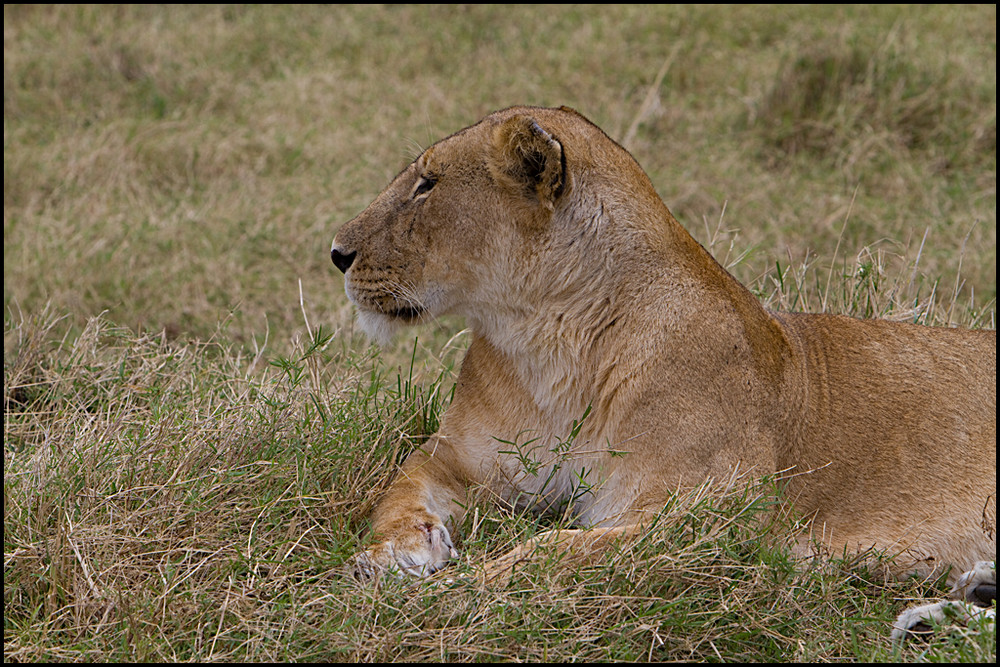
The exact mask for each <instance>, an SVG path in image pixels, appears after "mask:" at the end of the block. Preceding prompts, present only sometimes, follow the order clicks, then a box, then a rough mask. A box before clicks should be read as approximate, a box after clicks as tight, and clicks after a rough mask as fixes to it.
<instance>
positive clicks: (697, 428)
mask: <svg viewBox="0 0 1000 667" xmlns="http://www.w3.org/2000/svg"><path fill="white" fill-rule="evenodd" d="M331 256H332V259H333V263H334V264H335V265H336V266H337V267H338V268H339V269H340V270H341V271H343V272H344V274H345V285H346V291H347V295H348V297H349V298H350V300H351V301H352V302H353V303H354V304H355V305H356V306H357V311H358V319H359V322H360V324H361V326H362V327H363V328H364V329H365V330H366V331H367V332H369V333H370V334H371V335H373V336H374V337H376V338H379V339H385V338H387V337H388V336H389V335H390V334H391V333H392V332H393V331H394V330H395V329H396V328H397V327H400V326H402V325H406V324H410V323H414V322H419V321H424V320H427V319H429V318H433V317H436V316H439V315H443V314H445V313H457V314H460V315H464V316H465V318H466V320H467V322H468V326H469V327H470V329H471V331H472V340H471V344H470V347H469V349H468V352H467V354H466V356H465V360H464V361H463V364H462V369H461V372H460V375H459V378H458V382H457V386H456V388H455V393H454V400H453V402H452V404H451V406H450V407H449V409H448V410H447V413H446V414H445V416H444V418H443V420H442V424H441V427H440V430H439V431H438V432H437V433H436V434H434V436H432V437H431V438H430V439H429V440H428V441H427V443H426V444H424V446H423V447H421V448H420V449H418V450H416V451H414V452H413V453H412V454H411V455H410V456H409V458H408V459H407V460H406V462H405V464H404V465H403V467H402V470H401V472H400V474H399V476H398V478H397V479H396V480H395V482H394V483H393V484H392V486H391V488H390V489H389V491H388V492H387V494H386V495H385V497H384V499H383V500H382V501H381V503H380V504H379V506H378V507H377V509H376V511H375V514H374V517H373V531H374V536H375V544H374V545H373V546H372V547H371V548H369V549H368V550H367V551H364V552H363V553H361V554H359V555H358V556H357V557H356V559H355V566H356V567H357V568H358V571H359V572H360V573H362V574H366V573H367V574H372V573H374V572H377V571H384V570H388V571H397V572H398V571H402V572H407V573H410V574H414V575H421V576H423V575H428V574H430V573H432V572H434V571H435V570H438V569H439V568H441V567H443V566H444V565H445V564H446V563H447V562H448V561H449V559H452V558H455V557H456V556H457V553H456V551H455V548H454V546H453V544H452V537H451V535H452V532H453V531H454V529H455V527H456V526H458V525H459V524H461V522H462V518H463V514H464V511H465V507H467V506H468V502H467V496H466V494H467V490H468V489H469V488H470V486H473V485H486V486H487V487H488V488H490V489H491V490H492V491H494V492H496V493H497V494H498V495H499V496H500V497H501V498H503V499H505V500H507V501H509V502H511V503H522V504H523V503H525V502H528V503H532V504H534V505H535V506H536V507H538V508H540V509H545V508H546V507H550V506H553V505H554V504H556V503H559V502H561V501H567V500H570V499H571V498H572V500H573V503H574V504H573V508H574V511H575V513H576V517H577V521H578V523H579V524H580V525H581V526H584V527H587V528H588V530H586V531H559V532H558V533H557V534H555V535H550V536H548V537H549V538H550V539H548V540H546V541H548V542H551V543H553V544H555V545H557V546H559V547H561V548H564V549H566V550H567V551H576V552H586V551H588V550H592V549H597V548H599V547H600V546H601V545H602V544H605V543H607V542H609V541H610V540H608V539H605V538H608V537H614V536H619V535H626V534H634V533H637V532H640V531H641V530H642V526H643V521H644V519H645V518H646V517H648V516H651V515H653V514H655V513H656V512H657V510H659V509H661V508H662V507H663V505H664V503H665V501H666V499H667V498H668V497H669V496H670V494H672V493H675V492H676V491H677V490H678V489H682V488H685V487H690V486H693V485H696V484H698V483H699V482H701V481H703V480H705V479H707V478H715V479H719V478H724V477H726V476H729V475H731V474H733V471H735V470H737V469H738V470H742V471H751V472H752V473H755V474H756V473H759V474H761V475H763V474H767V473H775V472H776V471H787V472H789V473H797V474H790V476H789V478H788V481H787V490H786V495H787V498H788V499H790V500H791V501H792V502H793V503H794V506H795V508H796V509H797V511H798V512H799V513H801V514H803V515H805V516H808V517H811V520H812V526H813V532H814V535H815V537H816V539H818V540H821V541H822V543H823V544H825V545H827V546H828V547H829V548H830V550H831V551H833V552H836V553H841V552H842V551H843V550H844V549H845V548H846V549H848V550H850V551H859V550H866V549H869V548H871V547H874V548H876V549H879V550H886V551H888V552H891V553H893V554H898V556H897V557H896V558H895V560H894V567H895V568H896V570H897V571H898V572H919V573H923V574H930V573H932V572H934V571H936V570H938V569H939V568H942V567H953V568H954V572H955V575H954V577H953V578H952V580H953V581H955V580H956V579H957V577H958V573H960V572H961V571H963V570H968V569H970V568H972V567H973V565H974V564H975V563H976V562H977V561H985V560H991V559H995V557H996V536H995V532H994V529H993V527H994V524H995V520H996V506H995V496H996V332H995V331H992V330H991V331H968V330H960V329H945V328H931V327H926V326H917V325H912V324H901V323H895V322H888V321H879V320H867V321H862V320H858V319H854V318H850V317H845V316H837V315H816V314H803V313H779V312H771V311H768V310H766V309H764V308H763V307H762V306H761V305H760V303H759V302H758V300H757V299H756V298H755V297H754V296H753V295H752V294H751V293H750V292H749V291H748V290H747V289H746V288H745V287H743V286H742V285H741V284H740V283H739V282H737V280H736V279H735V278H733V277H732V276H731V275H730V274H729V273H727V272H726V271H725V269H723V267H722V266H720V265H719V264H718V263H717V262H716V261H715V260H714V259H713V258H712V256H711V255H710V254H709V253H708V252H707V251H706V250H705V249H704V248H702V247H701V246H700V245H699V244H698V243H697V242H696V241H695V240H694V239H693V238H692V237H691V235H690V234H688V232H687V231H685V229H684V228H683V227H681V225H680V224H679V223H678V222H677V221H676V220H675V219H674V217H673V216H672V215H671V213H670V211H669V210H667V207H666V206H665V205H664V203H663V201H662V200H661V199H660V197H659V196H658V195H657V194H656V191H655V190H654V188H653V185H652V184H651V183H650V180H649V178H648V177H647V176H646V174H645V173H644V172H643V170H642V168H641V167H640V166H639V165H638V164H637V163H636V161H635V160H634V159H633V158H632V156H631V155H630V154H629V153H628V152H627V151H626V150H625V149H623V148H622V147H621V146H619V145H618V144H616V143H615V142H614V141H612V140H611V139H610V138H609V137H608V136H607V135H606V134H604V132H602V131H601V130H600V129H599V128H598V127H597V126H595V125H594V124H592V123H591V122H589V121H588V120H587V119H586V118H584V117H583V116H582V115H580V114H579V113H577V112H576V111H574V110H572V109H569V108H566V107H563V108H559V109H548V108H534V107H512V108H509V109H505V110H502V111H498V112H496V113H493V114H491V115H489V116H487V117H486V118H484V119H483V120H482V121H480V122H479V123H477V124H475V125H473V126H471V127H468V128H466V129H464V130H461V131H460V132H457V133H455V134H453V135H451V136H450V137H447V138H446V139H443V140H441V141H439V142H438V143H436V144H434V145H433V146H431V147H430V148H428V149H427V150H425V151H424V152H423V153H422V154H421V155H420V156H419V157H418V158H417V159H416V161H414V162H413V163H412V164H410V165H409V166H407V167H406V168H405V169H404V170H403V171H402V172H400V174H399V175H398V176H396V178H395V179H394V180H393V181H392V183H390V184H389V186H388V187H387V188H386V189H385V191H383V192H382V194H380V195H379V196H378V197H377V198H376V199H375V201H374V202H372V204H371V205H370V206H368V208H367V209H365V210H364V211H363V212H362V213H361V214H360V215H358V216H357V217H356V218H354V219H353V220H351V221H350V222H348V223H346V224H345V225H344V226H343V227H342V228H341V229H340V231H339V232H338V233H337V235H336V238H335V239H334V241H333V248H332V251H331ZM584 417H585V418H584ZM571 436H572V437H571ZM526 452H533V453H534V454H535V455H538V454H539V453H549V452H559V453H560V455H559V456H558V457H551V458H550V459H544V458H539V459H538V461H537V464H538V466H539V467H540V469H539V470H532V471H530V473H529V472H528V471H526V470H525V466H524V465H523V463H524V457H525V455H526ZM582 486H585V487H586V489H587V492H586V493H577V492H578V491H579V490H580V488H581V487H582ZM574 496H575V497H574ZM533 544H534V543H533ZM533 544H531V545H526V546H525V547H523V548H522V549H519V550H518V551H517V552H516V553H515V554H513V555H512V556H511V557H510V558H507V559H501V560H500V561H498V563H499V564H500V566H499V567H506V566H508V565H510V564H512V563H515V562H516V561H517V560H519V559H521V558H529V557H530V555H531V552H532V548H533Z"/></svg>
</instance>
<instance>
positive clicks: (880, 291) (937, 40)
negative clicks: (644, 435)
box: [4, 5, 996, 662]
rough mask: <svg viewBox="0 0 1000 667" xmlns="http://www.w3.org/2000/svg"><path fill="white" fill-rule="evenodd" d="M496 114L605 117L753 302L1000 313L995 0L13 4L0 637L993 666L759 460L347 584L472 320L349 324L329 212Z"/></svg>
mask: <svg viewBox="0 0 1000 667" xmlns="http://www.w3.org/2000/svg"><path fill="white" fill-rule="evenodd" d="M514 103H530V104H545V105H558V104H569V105H571V106H574V107H576V108H577V109H579V110H580V111H582V112H584V113H585V114H586V115H588V116H589V117H591V118H592V119H593V120H595V121H596V122H598V123H599V124H600V125H601V126H602V127H604V128H605V129H606V130H608V132H609V133H610V134H611V135H612V136H614V137H620V138H626V137H627V138H628V141H627V147H628V148H629V149H630V150H632V152H633V153H634V154H635V155H636V157H637V158H638V159H639V161H640V163H641V164H643V165H644V167H646V169H647V171H648V172H649V173H650V175H651V177H652V178H653V181H654V183H655V184H656V186H657V188H658V189H659V191H660V193H661V194H662V195H663V197H664V198H665V200H666V201H667V202H668V204H669V205H670V206H671V209H672V210H673V211H674V213H675V214H676V215H677V216H678V218H679V219H680V220H681V221H682V222H684V223H685V224H686V225H687V226H688V228H689V229H690V230H691V231H692V233H693V234H695V236H696V237H697V238H698V239H699V240H700V241H701V242H702V243H704V244H705V245H706V246H707V247H709V248H710V249H711V250H712V251H713V253H714V254H715V255H716V256H717V257H718V258H719V259H720V261H723V262H724V263H725V264H726V265H727V266H729V267H730V269H731V270H732V271H733V272H734V273H735V274H736V275H737V276H738V277H739V278H740V279H741V280H743V281H744V282H746V283H747V284H748V285H750V286H751V288H752V289H753V290H754V291H755V293H756V294H758V295H759V296H760V297H761V299H762V301H763V302H765V303H766V304H767V305H769V306H772V307H780V308H786V309H800V310H826V311H834V312H846V313H850V314H854V315H857V316H862V317H872V316H879V317H892V318H897V319H906V320H912V321H919V322H924V323H928V324H936V325H942V324H962V325H967V326H984V327H991V328H992V327H995V300H996V8H995V6H963V7H960V6H926V7H925V6H921V7H908V8H900V7H886V6H864V7H862V6H811V7H793V6H777V7H766V8H764V7H759V6H731V7H717V6H657V7H650V6H643V7H638V6H628V5H621V6H603V7H602V6H596V7H594V6H590V7H585V6H579V7H570V6H560V7H555V8H553V7H527V6H525V7H516V8H510V7H502V6H459V7H448V8H443V7H426V6H399V7H375V6H326V7H313V6H307V7H301V6H282V7H273V6H272V7H267V6H190V7H177V6H114V7H108V6H103V7H100V6H81V5H74V6H17V5H15V6H10V5H5V7H4V305H5V319H4V657H5V659H6V660H12V661H13V660H18V661H30V660H34V661H41V660H102V661H103V660H111V661H119V660H120V661H129V662H132V661H142V660H171V661H180V660H232V661H235V660H255V661H256V660H268V661H279V660H282V661H284V660H288V661H290V660H320V659H331V660H332V659H340V660H365V661H367V660H372V661H381V660H423V659H427V660H431V659H450V660H514V659H526V660H528V659H530V660H642V659H661V660H680V659H683V660H726V661H730V660H733V661H743V660H746V661H764V660H768V661H771V660H822V661H827V660H831V661H832V660H858V661H861V660H864V661H871V660H891V659H905V660H972V661H992V660H994V659H995V653H996V648H995V641H996V640H995V634H994V633H986V634H984V635H981V636H979V637H978V639H975V640H972V641H966V640H964V639H962V638H961V637H957V638H951V639H946V640H942V641H941V642H936V643H933V644H931V645H929V646H911V647H907V648H906V649H905V650H904V651H903V652H902V653H898V652H894V649H893V648H892V647H891V646H890V644H889V642H888V624H889V623H890V621H891V619H892V618H893V616H894V614H895V613H896V612H898V611H899V609H900V608H901V607H902V606H903V605H904V604H906V603H907V600H908V599H910V598H912V597H920V596H922V595H925V594H935V593H939V592H940V589H939V588H938V587H937V586H936V584H935V583H934V582H926V583H921V582H902V583H895V584H886V583H884V582H877V581H871V580H870V579H869V577H868V576H867V575H866V574H865V570H864V569H863V568H862V567H860V566H858V565H857V564H855V563H851V562H842V563H836V564H834V565H833V566H831V567H830V568H829V569H827V570H823V571H807V572H800V571H795V570H793V569H792V568H791V567H790V566H789V563H788V556H787V553H785V551H784V550H783V549H782V548H781V545H780V540H779V541H778V542H775V541H774V540H770V539H765V538H764V537H762V536H763V535H764V534H768V533H770V534H773V535H779V536H780V535H789V534H791V533H793V532H794V530H795V526H794V522H792V521H791V520H790V519H789V520H788V521H786V522H784V523H780V522H779V524H778V525H775V526H772V530H770V531H762V529H761V523H762V522H763V521H769V520H776V519H774V518H773V517H771V518H770V519H767V518H765V517H770V516H771V515H769V514H766V513H765V512H764V510H765V509H766V508H767V507H768V503H769V501H768V498H770V491H769V488H770V487H768V486H767V484H766V483H762V484H761V485H755V486H751V487H749V488H740V489H729V490H724V489H712V490H706V491H705V492H704V493H703V494H701V495H696V496H691V497H687V498H681V499H678V500H677V503H676V504H675V505H674V506H673V507H672V508H668V509H667V510H665V512H664V516H663V520H662V522H661V525H660V527H659V528H658V530H657V532H656V533H655V534H654V535H652V536H651V538H650V539H649V540H646V541H644V542H642V543H639V544H633V545H622V548H621V549H620V551H618V552H616V553H613V554H610V555H609V556H608V557H607V559H606V560H605V561H602V562H601V563H599V564H597V565H595V566H593V567H591V568H589V569H587V570H585V571H580V572H566V571H564V570H563V569H560V568H558V567H555V566H553V565H549V566H544V565H543V566H540V567H537V568H533V569H530V570H528V571H526V572H525V573H523V575H522V576H520V577H519V578H518V579H516V580H515V581H514V582H512V583H511V585H510V586H508V587H506V588H503V589H499V590H497V589H484V588H480V587H478V586H477V585H474V584H472V583H470V582H469V581H467V580H466V579H465V578H464V577H463V573H464V574H467V573H468V572H470V571H471V570H470V568H472V567H473V566H474V565H475V564H476V563H478V562H481V561H482V560H484V559H486V558H488V557H489V556H490V555H491V554H495V553H497V552H498V551H501V550H502V549H504V548H506V547H509V546H510V545H512V544H515V543H516V542H518V541H519V540H521V539H523V538H524V537H525V536H527V535H530V534H533V533H534V532H535V531H537V530H538V529H539V528H540V524H539V521H538V520H535V519H532V518H529V517H525V516H518V515H510V514H505V513H504V512H502V511H497V510H495V509H490V507H489V506H488V505H486V504H484V505H483V506H482V507H481V508H479V509H478V511H476V512H473V513H470V519H469V520H468V521H467V525H466V526H465V527H464V528H465V529H464V530H463V536H464V537H463V542H462V544H461V548H462V554H463V555H462V561H461V562H460V563H459V564H457V565H456V567H455V568H452V569H451V570H449V576H451V577H452V578H453V579H454V580H453V581H445V580H444V578H442V579H440V580H437V581H436V582H434V583H432V584H429V585H418V584H414V583H412V582H392V581H386V582H382V583H381V584H380V585H379V586H378V587H376V588H366V587H360V586H358V585H357V584H355V583H354V582H353V581H351V580H348V579H345V578H343V577H342V576H341V570H340V566H341V563H342V562H343V560H344V559H346V558H347V557H349V556H350V555H351V554H352V553H354V552H355V551H356V550H357V549H358V548H359V546H360V545H361V544H363V541H364V537H363V536H364V531H365V525H366V523H365V521H366V520H365V518H366V515H367V512H368V511H369V510H370V508H371V506H372V504H373V503H374V502H375V501H376V500H377V498H378V495H379V493H380V492H381V490H383V489H384V488H385V487H386V485H387V484H388V483H389V481H390V480H391V478H392V472H393V470H394V465H395V463H396V462H398V461H400V460H401V458H402V457H403V456H405V454H406V453H407V452H408V451H409V450H410V448H412V447H413V446H414V445H415V444H417V443H419V442H420V441H421V440H422V439H423V438H424V437H425V436H426V435H427V434H428V433H430V432H432V431H433V430H434V428H435V426H436V423H437V419H438V416H439V415H440V413H441V411H442V410H443V407H444V406H445V405H447V402H448V392H449V391H450V387H451V383H452V379H453V377H452V369H454V368H455V367H456V365H457V363H458V360H459V359H460V357H461V352H462V349H463V344H464V337H463V336H461V335H459V336H456V337H454V338H452V337H453V336H454V334H455V331H456V330H457V329H458V328H460V326H461V323H458V322H454V321H450V320H449V321H445V322H441V323H439V324H437V325H434V326H430V327H425V328H423V329H421V330H420V331H419V332H418V333H419V336H420V338H419V340H418V341H417V342H414V341H413V340H412V339H400V341H399V343H398V345H397V347H395V348H393V349H387V350H384V351H382V352H381V353H377V352H376V351H374V350H373V349H371V348H368V347H367V346H366V343H365V342H364V341H363V340H361V339H360V338H357V337H355V336H354V335H353V326H352V323H351V312H350V308H349V306H348V304H347V302H346V299H345V298H344V296H343V291H342V285H341V283H340V281H339V279H338V278H337V277H336V276H335V275H334V273H335V272H334V269H333V268H332V267H331V266H330V263H329V259H328V252H329V244H330V240H331V239H332V237H333V234H334V233H335V231H336V229H337V227H338V226H339V225H340V224H341V223H342V222H343V221H345V220H347V219H349V218H350V217H351V216H352V215H354V214H355V213H356V212H357V211H359V210H360V209H361V208H362V207H363V206H364V205H366V204H367V203H368V201H369V200H370V199H371V198H372V197H373V196H374V195H375V194H376V193H377V192H378V190H379V189H380V188H381V187H382V186H383V185H384V184H385V183H386V182H387V181H388V180H389V179H390V178H391V177H392V176H393V174H395V173H396V171H397V170H398V169H399V168H401V167H402V166H403V165H404V164H405V162H406V161H407V160H409V159H410V158H412V157H413V156H414V155H415V154H416V152H417V151H418V150H419V149H420V147H422V146H426V145H428V144H429V143H431V142H432V141H434V140H436V139H438V138H440V137H441V136H444V135H446V134H448V133H450V132H452V131H454V130H456V129H458V128H460V127H462V126H464V125H467V124H469V123H471V122H474V121H475V120H477V119H478V118H479V117H481V116H482V115H483V114H485V113H486V112H488V111H491V110H493V109H496V108H500V107H504V106H508V105H510V104H514ZM331 276H333V277H331ZM321 325H322V326H321ZM782 521H784V520H782ZM542 525H547V524H542Z"/></svg>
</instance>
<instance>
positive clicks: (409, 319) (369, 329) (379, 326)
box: [357, 309, 420, 345]
mask: <svg viewBox="0 0 1000 667" xmlns="http://www.w3.org/2000/svg"><path fill="white" fill-rule="evenodd" d="M357 313H358V325H359V326H360V327H361V330H362V331H364V332H365V335H366V336H368V337H369V338H371V339H372V340H374V341H375V342H376V343H378V344H379V345H388V344H389V342H390V341H392V337H393V336H394V335H395V334H396V332H397V331H399V330H400V329H404V328H406V327H407V326H408V325H410V324H414V323H416V322H418V321H419V320H420V313H419V312H418V311H416V310H414V311H409V310H407V311H405V312H401V313H399V314H387V313H378V312H374V311H371V310H361V309H358V311H357Z"/></svg>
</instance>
